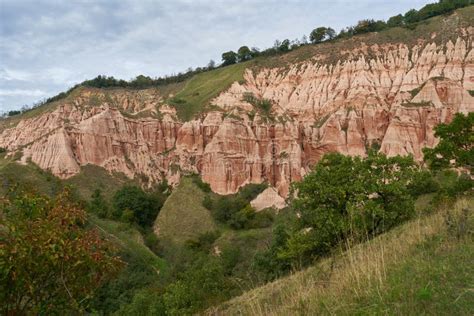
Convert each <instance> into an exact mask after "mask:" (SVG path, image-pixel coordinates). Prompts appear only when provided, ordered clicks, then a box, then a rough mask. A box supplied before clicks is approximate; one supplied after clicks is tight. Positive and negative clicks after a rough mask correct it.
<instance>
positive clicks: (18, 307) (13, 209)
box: [0, 190, 121, 315]
mask: <svg viewBox="0 0 474 316" xmlns="http://www.w3.org/2000/svg"><path fill="white" fill-rule="evenodd" d="M0 203H1V204H0V209H1V210H2V217H1V220H0V227H1V229H0V249H1V251H0V282H1V284H2V285H1V287H0V297H1V302H2V304H1V310H2V313H4V314H7V315H16V314H75V313H79V312H81V311H84V309H85V308H86V307H87V306H88V303H89V301H90V297H91V295H92V294H93V292H94V291H95V290H96V288H97V287H98V286H100V285H101V284H102V283H103V282H105V281H106V280H108V279H109V278H110V277H112V275H113V274H115V272H117V271H118V270H119V268H120V266H121V262H120V260H119V259H118V258H117V257H115V256H114V255H113V249H112V246H111V244H109V243H108V242H105V241H104V240H102V239H101V238H100V237H99V234H98V233H97V232H96V231H94V230H88V229H85V228H84V225H85V223H86V213H85V212H84V211H83V210H82V209H81V208H79V207H78V205H77V204H75V203H74V202H72V201H71V199H70V194H69V192H68V191H67V190H65V191H64V192H62V193H61V194H60V195H58V196H57V197H56V198H55V199H54V200H51V199H49V198H47V197H44V196H39V195H33V194H29V193H25V192H11V193H10V194H9V195H8V196H7V197H6V198H3V199H1V200H0Z"/></svg>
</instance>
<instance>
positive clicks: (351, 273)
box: [208, 197, 474, 315]
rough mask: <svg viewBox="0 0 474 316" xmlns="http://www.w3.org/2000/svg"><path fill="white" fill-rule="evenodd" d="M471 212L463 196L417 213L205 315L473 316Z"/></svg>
mask: <svg viewBox="0 0 474 316" xmlns="http://www.w3.org/2000/svg"><path fill="white" fill-rule="evenodd" d="M462 209H469V210H470V213H469V214H468V215H467V216H463V215H462V214H463V211H462ZM473 209H474V198H473V197H469V198H464V199H462V200H460V201H458V202H457V203H456V205H455V206H454V207H450V208H448V209H444V210H441V211H437V212H435V213H433V214H431V215H428V216H422V217H420V218H417V219H415V220H413V221H411V222H408V223H406V224H404V225H401V226H400V227H397V228H396V229H394V230H392V231H390V232H388V233H386V234H384V235H381V236H379V237H377V238H375V239H373V240H371V241H369V242H366V243H364V244H360V245H358V246H355V247H351V248H349V250H348V251H344V252H339V253H338V254H335V255H334V256H332V257H330V258H326V259H324V260H321V261H320V262H319V263H317V264H316V265H314V266H313V267H311V268H308V269H306V270H304V271H301V272H297V273H295V274H293V275H291V276H288V277H285V278H282V279H279V280H277V281H275V282H272V283H269V284H267V285H264V286H262V287H259V288H256V289H254V290H251V291H249V292H246V293H244V294H243V295H242V296H240V297H237V298H235V299H232V300H231V301H229V302H227V303H225V304H223V305H221V306H219V307H217V308H215V309H213V310H210V311H208V312H209V313H210V314H213V313H217V314H221V315H335V314H337V315H354V314H356V315H380V314H386V315H426V314H428V315H435V314H438V315H440V314H442V315H472V314H473V313H474V290H473V286H474V265H473V264H472V263H473V262H474V236H473V235H472V229H473V227H474V214H473ZM448 213H449V214H450V215H449V216H448V215H447V214H448ZM466 214H467V213H466ZM446 218H451V220H450V221H447V220H446ZM452 219H455V220H452ZM447 222H449V223H450V225H447ZM463 225H464V226H463ZM462 227H469V228H470V229H471V234H469V233H466V234H465V235H464V236H462V237H461V238H457V237H456V236H457V235H458V234H457V233H458V231H459V230H460V229H461V230H462V229H463V228H462ZM464 229H465V228H464ZM464 231H466V229H465V230H464Z"/></svg>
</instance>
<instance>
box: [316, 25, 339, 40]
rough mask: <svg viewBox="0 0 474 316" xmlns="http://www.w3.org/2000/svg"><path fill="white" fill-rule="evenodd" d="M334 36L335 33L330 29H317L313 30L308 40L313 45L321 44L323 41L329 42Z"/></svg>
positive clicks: (322, 27)
mask: <svg viewBox="0 0 474 316" xmlns="http://www.w3.org/2000/svg"><path fill="white" fill-rule="evenodd" d="M335 36H336V32H335V31H334V30H333V29H332V28H330V27H324V26H321V27H318V28H315V29H314V30H313V31H311V33H310V34H309V40H310V41H311V43H313V44H317V43H321V42H322V41H324V40H331V39H333V38H334V37H335Z"/></svg>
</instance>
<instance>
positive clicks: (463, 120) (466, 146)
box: [423, 112, 474, 171]
mask: <svg viewBox="0 0 474 316" xmlns="http://www.w3.org/2000/svg"><path fill="white" fill-rule="evenodd" d="M435 136H436V137H439V138H440V141H439V143H438V145H437V146H436V147H435V148H432V149H431V148H425V149H423V153H424V155H425V161H427V162H428V164H429V165H430V167H431V168H433V169H441V168H446V167H449V166H454V167H464V168H467V169H468V170H470V171H472V168H473V166H474V113H472V112H471V113H469V114H467V115H464V114H462V113H457V114H456V115H455V116H454V119H453V120H452V121H451V123H449V124H439V125H438V126H436V127H435Z"/></svg>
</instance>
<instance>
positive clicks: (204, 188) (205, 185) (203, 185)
mask: <svg viewBox="0 0 474 316" xmlns="http://www.w3.org/2000/svg"><path fill="white" fill-rule="evenodd" d="M191 178H192V179H193V183H194V184H195V185H197V187H198V188H200V189H201V190H202V191H203V192H205V193H209V192H211V186H210V185H209V183H206V182H204V181H202V178H201V176H200V175H198V174H193V175H192V176H191Z"/></svg>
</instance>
